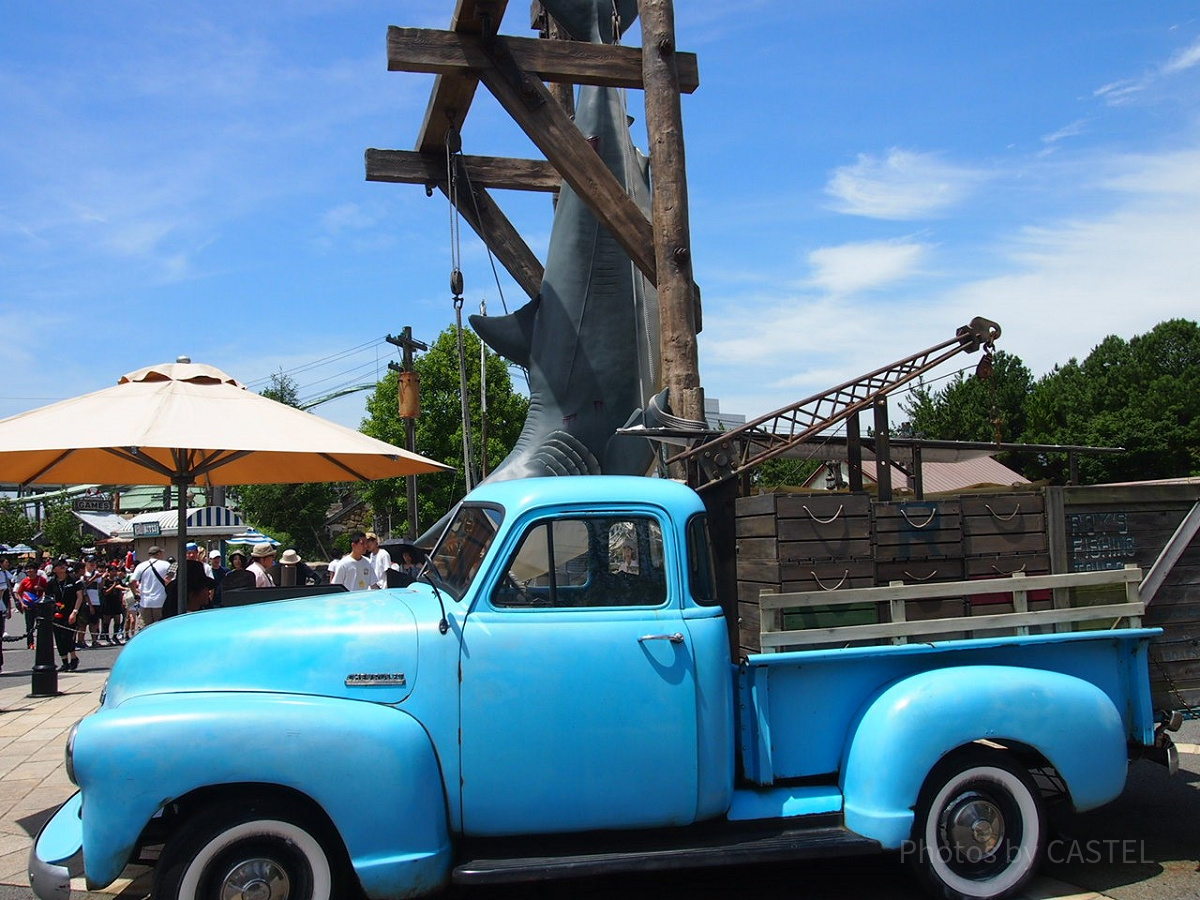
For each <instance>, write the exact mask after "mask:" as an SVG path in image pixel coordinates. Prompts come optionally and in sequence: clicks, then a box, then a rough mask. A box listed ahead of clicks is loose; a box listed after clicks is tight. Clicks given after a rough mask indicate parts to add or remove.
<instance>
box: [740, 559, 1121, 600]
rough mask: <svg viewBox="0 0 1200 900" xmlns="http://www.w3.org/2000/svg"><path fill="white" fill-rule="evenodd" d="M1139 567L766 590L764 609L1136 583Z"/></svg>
mask: <svg viewBox="0 0 1200 900" xmlns="http://www.w3.org/2000/svg"><path fill="white" fill-rule="evenodd" d="M1141 580H1142V571H1141V569H1139V568H1137V567H1136V566H1133V567H1129V568H1125V569H1115V570H1111V571H1105V572H1070V573H1067V574H1063V575H1010V576H1009V577H1008V578H987V579H980V580H978V581H945V582H937V583H930V584H892V585H887V586H884V587H867V588H847V589H845V590H840V591H836V592H822V591H802V592H797V593H791V594H766V595H764V596H763V597H762V600H761V602H762V606H763V609H791V608H793V607H800V606H834V605H837V604H843V603H887V602H889V601H890V600H892V599H903V600H940V599H944V598H947V597H961V596H963V595H964V594H979V593H983V592H987V593H989V594H1000V593H1012V592H1013V591H1036V590H1052V589H1054V588H1076V587H1098V586H1103V585H1125V584H1130V583H1133V584H1138V583H1139V582H1140V581H1141Z"/></svg>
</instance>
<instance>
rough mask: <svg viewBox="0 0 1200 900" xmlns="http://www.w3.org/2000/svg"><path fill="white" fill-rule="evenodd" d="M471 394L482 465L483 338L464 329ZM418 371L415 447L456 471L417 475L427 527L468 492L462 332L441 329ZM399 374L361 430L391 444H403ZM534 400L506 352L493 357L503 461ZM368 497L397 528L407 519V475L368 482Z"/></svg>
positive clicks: (495, 448) (494, 407)
mask: <svg viewBox="0 0 1200 900" xmlns="http://www.w3.org/2000/svg"><path fill="white" fill-rule="evenodd" d="M463 347H464V351H463V352H464V355H465V357H466V359H467V385H468V393H469V394H470V403H469V407H470V417H471V434H472V441H473V446H474V454H475V457H476V465H478V464H479V461H480V460H481V459H482V458H483V454H482V452H481V448H482V435H481V428H480V422H481V418H480V391H479V383H480V379H479V338H478V337H476V336H475V334H474V333H472V332H469V331H468V332H465V333H464V335H463ZM413 368H414V370H415V371H416V372H417V375H418V376H419V377H420V383H421V415H420V416H419V417H418V418H417V420H416V451H417V452H418V453H420V454H422V455H423V456H428V457H430V458H431V459H436V460H438V461H439V462H443V463H446V464H447V465H451V466H454V469H455V471H453V472H443V473H438V474H435V475H422V476H420V477H419V478H418V479H417V496H418V501H417V504H418V510H417V514H418V521H419V523H420V527H421V528H422V529H424V528H428V527H430V526H431V525H432V524H433V523H434V522H436V521H437V520H438V519H439V518H441V517H442V516H443V515H444V514H445V513H446V512H447V511H448V510H449V509H450V507H452V506H453V505H454V504H455V503H456V502H458V500H460V499H461V498H462V497H463V495H464V494H465V493H466V486H465V480H464V478H463V474H462V472H463V447H462V435H463V428H462V399H461V398H462V391H461V389H460V380H459V362H458V335H457V331H456V329H455V328H454V327H453V326H451V327H448V328H446V329H445V330H444V331H442V333H441V334H439V335H438V337H437V340H436V341H434V342H433V344H432V345H431V346H430V348H429V351H428V352H426V353H422V354H420V355H419V356H418V357H417V358H416V359H415V361H414V362H413ZM398 382H399V375H398V374H397V373H396V372H389V373H388V374H387V375H386V376H385V377H384V379H383V380H382V381H380V382H379V386H378V387H377V388H376V389H375V393H374V394H373V395H372V396H371V397H370V398H369V399H368V400H367V418H366V419H364V420H363V424H362V431H363V433H364V434H368V435H370V436H371V437H375V438H379V439H380V440H382V441H387V442H388V443H390V444H395V445H397V446H400V447H403V446H404V440H405V437H404V420H403V419H401V418H400V411H399V403H398V396H399V394H398ZM528 409H529V400H528V399H527V398H525V397H523V396H522V395H520V394H518V393H516V392H515V391H514V389H513V385H512V379H511V377H510V376H509V372H508V366H507V364H506V363H505V362H504V360H503V359H502V358H500V357H499V356H497V355H495V354H494V353H489V354H488V356H487V410H488V414H487V460H488V462H489V467H490V466H495V465H496V464H498V463H499V462H500V461H501V460H502V459H503V458H504V457H505V456H506V455H507V454H508V452H509V450H511V449H512V447H513V445H514V444H515V443H516V441H517V437H518V436H519V435H520V433H521V427H522V426H523V425H524V423H525V415H526V413H527V411H528ZM361 490H362V495H363V496H364V497H365V498H366V499H367V501H368V502H369V503H370V505H371V507H372V509H373V510H374V511H375V514H376V515H377V516H379V517H381V518H384V519H390V521H391V523H392V527H393V529H394V530H396V531H397V532H399V531H400V530H401V529H402V527H403V523H404V522H406V521H407V517H408V496H407V488H406V485H405V479H403V478H393V479H388V480H385V481H376V482H372V483H370V484H367V485H365V486H364V487H363V488H362V489H361Z"/></svg>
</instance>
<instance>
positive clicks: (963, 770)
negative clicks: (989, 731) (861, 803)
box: [909, 747, 1046, 900]
mask: <svg viewBox="0 0 1200 900" xmlns="http://www.w3.org/2000/svg"><path fill="white" fill-rule="evenodd" d="M916 812H917V815H916V821H915V822H914V823H913V841H914V843H915V849H916V852H915V853H913V854H911V855H910V857H909V858H910V860H911V862H912V864H913V865H914V867H915V869H916V872H917V875H918V877H920V878H921V880H922V881H924V882H925V884H926V886H927V887H929V888H930V889H931V890H932V891H933V892H934V893H935V894H936V895H937V896H939V897H945V898H948V900H984V898H986V900H995V898H1000V897H1006V896H1009V895H1010V894H1012V893H1014V892H1016V891H1018V890H1020V889H1021V888H1022V887H1023V886H1024V885H1025V884H1026V883H1027V882H1028V881H1029V879H1030V878H1032V877H1033V874H1034V872H1035V871H1036V870H1037V867H1038V865H1039V864H1040V863H1041V860H1042V856H1043V854H1044V851H1045V846H1046V826H1045V814H1044V812H1043V810H1042V802H1041V797H1040V795H1039V794H1038V791H1037V788H1036V787H1035V786H1034V784H1033V780H1032V779H1031V778H1030V777H1029V773H1028V772H1027V771H1026V770H1025V769H1023V768H1022V767H1021V766H1020V765H1019V764H1018V763H1016V762H1015V761H1014V760H1013V759H1012V758H1011V757H1010V756H1009V755H1008V754H1007V753H1005V752H1003V751H1001V750H992V749H989V748H985V747H972V748H970V749H969V750H966V751H964V752H962V753H956V754H953V755H952V756H950V757H948V758H947V759H946V760H944V761H942V762H941V763H939V764H938V765H937V766H936V767H935V768H934V770H933V771H932V772H931V773H930V774H929V777H928V778H927V779H926V781H925V786H924V787H923V788H922V789H921V795H920V799H919V800H918V802H917V809H916Z"/></svg>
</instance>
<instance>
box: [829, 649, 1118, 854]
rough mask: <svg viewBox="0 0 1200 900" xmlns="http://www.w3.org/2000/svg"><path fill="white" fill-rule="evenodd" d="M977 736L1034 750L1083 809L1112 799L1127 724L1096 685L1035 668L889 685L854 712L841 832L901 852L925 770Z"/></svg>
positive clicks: (948, 673)
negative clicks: (843, 827) (854, 719)
mask: <svg viewBox="0 0 1200 900" xmlns="http://www.w3.org/2000/svg"><path fill="white" fill-rule="evenodd" d="M978 740H991V741H996V742H997V743H1001V744H1003V743H1005V742H1006V741H1007V742H1020V743H1022V744H1027V745H1029V746H1030V747H1033V748H1034V749H1035V750H1037V751H1038V752H1039V753H1041V754H1042V755H1043V756H1044V757H1045V758H1046V759H1047V760H1048V761H1049V762H1050V763H1051V765H1053V766H1054V767H1055V768H1056V769H1057V770H1058V772H1059V774H1060V775H1061V776H1062V778H1063V781H1064V782H1065V783H1066V785H1067V789H1068V791H1069V793H1070V795H1071V799H1072V800H1073V802H1074V804H1075V806H1076V808H1077V809H1080V810H1085V809H1092V808H1093V807H1096V806H1100V805H1102V804H1104V803H1107V802H1108V801H1110V800H1112V799H1114V798H1115V797H1116V796H1117V795H1118V794H1120V793H1121V790H1122V788H1123V787H1124V784H1125V775H1126V769H1127V765H1128V755H1127V751H1126V740H1125V728H1124V725H1123V723H1122V721H1121V715H1120V713H1119V712H1118V711H1117V709H1116V707H1115V706H1114V705H1113V703H1112V701H1111V700H1110V699H1109V698H1108V696H1107V695H1106V694H1105V693H1104V692H1103V691H1102V690H1100V688H1098V687H1096V686H1095V685H1093V684H1090V683H1089V682H1087V681H1084V680H1082V679H1079V678H1076V677H1074V676H1071V675H1064V674H1062V673H1059V672H1051V671H1045V670H1041V669H1026V668H1019V667H1015V666H961V667H952V668H946V669H936V670H934V671H930V672H922V673H921V674H919V675H913V676H912V677H909V678H905V679H903V680H901V681H898V682H896V683H894V684H892V685H890V686H889V687H887V688H885V689H884V690H882V691H881V692H880V693H879V694H877V695H876V696H875V697H874V698H872V699H871V700H869V701H868V702H867V703H866V704H865V705H864V707H863V709H862V711H861V712H860V713H859V716H858V719H857V722H856V724H855V727H854V728H853V729H852V731H851V733H850V737H849V740H848V742H847V746H846V748H845V750H844V752H843V758H842V767H841V772H842V779H841V781H842V784H841V786H842V792H843V795H844V797H845V822H846V826H847V827H848V828H850V829H851V830H852V831H855V832H857V833H858V834H861V835H863V836H865V837H869V838H874V839H875V840H877V841H879V842H880V843H881V844H882V845H883V846H884V847H887V848H893V849H894V848H898V847H900V846H901V844H902V842H903V841H905V840H907V839H908V838H909V836H910V833H911V831H912V823H913V815H914V814H913V807H914V806H915V805H916V803H917V795H918V794H919V793H920V790H921V785H922V783H923V782H924V781H925V778H926V776H927V775H928V773H929V772H930V770H931V769H933V767H934V766H935V765H936V764H937V762H938V760H940V759H941V758H942V757H943V756H945V755H946V754H947V753H949V752H950V751H952V750H954V749H955V748H957V747H961V746H964V745H966V744H970V743H971V742H973V741H978ZM1080 747H1085V748H1087V750H1086V752H1083V753H1080V752H1078V751H1079V748H1080Z"/></svg>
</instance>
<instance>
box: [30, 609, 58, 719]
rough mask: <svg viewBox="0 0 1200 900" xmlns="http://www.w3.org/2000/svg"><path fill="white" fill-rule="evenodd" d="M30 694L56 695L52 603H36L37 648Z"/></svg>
mask: <svg viewBox="0 0 1200 900" xmlns="http://www.w3.org/2000/svg"><path fill="white" fill-rule="evenodd" d="M30 696H31V697H57V696H58V669H57V668H56V667H55V665H54V604H53V603H39V604H38V605H37V649H36V650H35V651H34V656H33V677H32V680H31V685H30Z"/></svg>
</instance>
